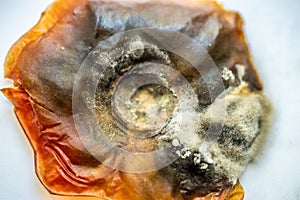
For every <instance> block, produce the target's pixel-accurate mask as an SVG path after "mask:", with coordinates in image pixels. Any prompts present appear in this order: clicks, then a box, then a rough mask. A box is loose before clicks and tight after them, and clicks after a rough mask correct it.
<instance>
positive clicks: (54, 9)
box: [4, 0, 87, 82]
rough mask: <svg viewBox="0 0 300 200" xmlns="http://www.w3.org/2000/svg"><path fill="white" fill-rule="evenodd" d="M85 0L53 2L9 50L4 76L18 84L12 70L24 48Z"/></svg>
mask: <svg viewBox="0 0 300 200" xmlns="http://www.w3.org/2000/svg"><path fill="white" fill-rule="evenodd" d="M86 1H87V0H76V1H73V0H56V1H54V2H53V3H52V4H51V5H50V6H49V7H48V8H47V9H46V11H44V12H43V13H42V15H41V18H40V20H39V22H38V23H37V24H36V25H35V26H34V27H33V28H31V29H30V30H29V31H28V32H27V33H25V34H24V35H23V36H22V37H21V38H20V39H19V40H18V41H17V42H16V43H15V44H14V45H13V46H12V47H11V49H10V50H9V52H8V53H7V56H6V58H5V62H4V67H5V72H4V76H5V77H6V78H11V79H13V80H14V81H15V82H19V76H18V74H17V73H14V69H15V68H16V65H17V63H18V57H19V55H20V54H21V53H22V51H23V49H24V47H26V46H27V45H28V44H29V43H31V42H33V41H35V40H36V39H38V38H39V37H41V36H42V35H43V34H45V33H47V32H48V31H49V30H50V29H51V28H52V27H53V26H54V25H55V24H56V22H57V21H58V20H59V19H60V18H62V17H64V15H65V14H66V13H68V11H70V10H73V9H74V7H75V6H76V5H78V4H81V3H84V2H86Z"/></svg>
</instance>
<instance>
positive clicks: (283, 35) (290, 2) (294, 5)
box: [0, 0, 300, 200]
mask: <svg viewBox="0 0 300 200" xmlns="http://www.w3.org/2000/svg"><path fill="white" fill-rule="evenodd" d="M50 2H51V0H7V1H4V0H1V3H0V67H1V66H3V62H4V58H5V56H6V53H7V51H8V50H9V48H10V46H11V45H12V44H13V43H14V42H15V41H16V40H17V39H18V38H19V37H20V36H21V35H22V34H23V33H25V32H26V31H27V30H28V29H29V28H31V27H32V26H33V25H34V24H35V23H36V22H37V20H38V19H39V17H40V13H41V12H42V11H43V10H44V9H45V8H46V7H47V5H49V4H50ZM224 4H225V7H227V8H230V9H234V10H238V11H239V12H240V13H241V14H242V16H243V18H244V21H245V30H246V35H247V39H248V41H249V45H250V48H251V51H252V53H253V57H254V61H255V63H256V65H257V68H258V71H259V73H260V75H261V77H262V80H263V82H264V85H265V91H266V93H267V95H268V96H269V97H270V99H271V101H272V103H273V105H274V108H275V115H274V123H273V126H272V129H271V131H270V133H269V137H268V139H267V142H266V144H265V148H264V150H263V152H262V154H261V156H260V157H259V158H258V159H257V161H255V162H254V163H252V164H251V165H250V166H249V167H248V169H247V171H246V172H245V174H244V175H243V177H242V180H241V183H242V185H243V186H244V188H245V190H246V197H245V199H246V200H283V199H284V200H300V94H299V92H300V90H299V87H300V39H299V38H300V1H299V0H273V1H272V0H264V1H260V0H252V1H247V2H245V1H242V0H225V2H224ZM0 77H1V78H0V88H3V87H6V86H9V85H10V84H11V82H10V81H8V80H4V79H3V69H1V70H0ZM52 198H53V197H51V196H50V195H48V193H47V191H46V190H45V189H44V188H43V186H42V185H41V184H40V183H39V181H38V179H37V177H36V175H35V174H34V162H33V154H32V150H31V148H30V146H29V142H28V141H27V139H26V137H25V135H24V134H23V133H22V130H21V128H20V127H19V125H18V122H17V120H16V117H15V116H14V114H13V108H12V106H11V104H10V103H9V102H8V101H7V100H6V99H5V97H4V95H2V94H0V199H1V200H44V199H47V200H48V199H52Z"/></svg>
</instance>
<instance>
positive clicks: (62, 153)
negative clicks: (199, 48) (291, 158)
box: [2, 0, 262, 200]
mask: <svg viewBox="0 0 300 200" xmlns="http://www.w3.org/2000/svg"><path fill="white" fill-rule="evenodd" d="M179 2H180V1H168V3H163V4H164V6H162V5H161V4H160V3H158V1H152V2H148V3H145V4H139V5H138V4H136V3H128V4H127V6H123V5H125V4H126V3H123V4H119V3H116V2H109V1H102V0H94V1H85V0H76V1H71V0H59V1H56V2H55V3H54V4H53V5H52V6H50V7H49V8H48V9H47V11H46V12H45V13H44V14H43V16H42V19H41V20H40V22H39V24H38V25H36V26H35V27H34V28H33V29H32V30H31V31H29V32H28V33H27V34H25V35H24V36H23V37H22V38H21V39H20V40H19V41H18V42H17V43H16V44H15V45H14V46H13V47H12V49H11V50H10V52H9V54H8V56H7V59H6V63H5V76H6V77H8V78H11V79H13V80H14V82H15V86H14V87H12V88H7V89H3V90H2V91H3V92H4V94H5V95H6V96H7V97H8V98H9V99H10V100H11V102H12V103H13V104H14V106H15V112H16V115H17V117H18V119H19V121H20V123H21V125H22V127H23V129H24V131H25V133H26V135H27V137H28V138H29V140H30V143H31V145H32V147H33V149H34V152H35V161H36V173H37V175H38V177H39V179H40V180H41V182H42V183H43V184H44V185H45V187H46V188H47V189H48V190H49V191H50V192H51V193H53V194H60V195H86V196H94V197H98V198H100V199H135V200H139V199H141V200H142V199H198V200H208V199H215V200H221V199H230V200H240V199H243V196H244V195H243V190H242V188H241V186H240V185H239V184H237V185H236V186H233V185H230V186H228V187H226V188H223V189H219V190H218V191H209V192H208V193H209V194H197V192H194V193H193V194H192V195H189V196H185V195H184V194H181V193H180V192H179V190H178V188H177V186H176V185H174V184H173V183H172V182H170V179H167V178H166V177H165V176H166V175H165V173H162V171H155V172H149V173H143V174H132V173H125V172H120V171H117V170H114V169H111V168H109V167H106V166H104V165H102V164H101V162H100V161H98V160H97V159H95V158H94V157H93V156H92V155H90V154H89V152H88V151H87V150H86V149H85V148H84V146H83V144H82V143H81V141H80V140H79V138H78V134H77V132H76V129H75V125H74V121H73V118H72V90H73V83H74V78H75V76H76V73H77V71H78V69H79V67H80V65H81V63H82V61H83V60H84V58H85V57H86V56H87V54H88V53H89V52H90V51H91V50H92V49H93V48H94V46H95V45H96V43H97V41H99V40H103V39H105V38H107V37H109V36H110V35H112V34H114V33H116V32H119V31H124V30H128V29H132V28H138V27H145V26H151V27H171V29H172V30H174V31H179V32H182V33H184V34H187V35H188V36H190V37H192V38H194V39H195V40H196V41H198V42H200V43H201V44H202V45H203V46H204V47H205V48H206V49H207V51H208V52H209V54H210V55H211V57H212V58H213V60H214V62H215V63H216V64H217V66H218V67H221V66H225V67H227V68H228V69H232V71H233V72H234V75H235V76H237V73H236V71H235V69H234V66H235V64H241V65H244V66H245V69H246V73H245V77H244V80H245V81H246V82H247V83H248V84H249V88H250V90H251V91H254V92H255V91H260V90H262V84H261V81H260V79H259V77H258V75H257V72H256V70H255V68H254V66H253V64H252V61H251V57H250V55H249V51H248V48H247V45H246V42H245V39H244V35H243V32H242V27H241V26H242V20H241V18H240V16H239V15H238V14H237V13H235V12H230V11H225V10H224V9H223V8H222V6H221V5H219V4H217V3H215V2H209V1H199V2H196V1H190V2H189V3H185V4H184V5H182V4H180V3H179ZM100 7H102V8H103V10H102V11H101V12H99V8H100ZM110 9H112V10H114V11H113V12H114V13H115V15H114V16H110V15H109V13H110ZM129 10H130V12H132V13H133V14H131V15H127V13H128V12H129ZM100 16H101V17H102V18H100ZM124 16H125V17H124ZM132 16H139V17H138V18H133V17H132ZM110 17H112V18H110ZM101 19H102V21H101ZM103 19H106V20H107V21H108V22H107V21H105V20H103ZM117 19H118V20H121V21H122V23H120V24H117V23H116V24H114V23H113V22H111V24H105V23H109V20H112V21H117ZM205 24H206V25H205ZM207 24H208V25H209V24H212V26H211V27H210V28H208V27H207V26H208V25H207ZM205 31H206V33H207V34H205V35H203V32H205ZM201 34H202V35H201Z"/></svg>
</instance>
